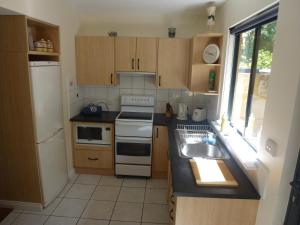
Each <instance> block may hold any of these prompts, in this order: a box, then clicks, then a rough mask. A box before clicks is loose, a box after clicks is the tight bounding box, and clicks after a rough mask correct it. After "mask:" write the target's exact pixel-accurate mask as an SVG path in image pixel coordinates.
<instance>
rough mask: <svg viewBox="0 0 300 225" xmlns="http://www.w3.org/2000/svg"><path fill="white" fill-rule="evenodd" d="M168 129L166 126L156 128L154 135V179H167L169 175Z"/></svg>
mask: <svg viewBox="0 0 300 225" xmlns="http://www.w3.org/2000/svg"><path fill="white" fill-rule="evenodd" d="M168 140H169V137H168V128H167V127H165V126H155V127H154V134H153V158H152V175H153V177H160V178H166V177H167V174H168V148H169V142H168Z"/></svg>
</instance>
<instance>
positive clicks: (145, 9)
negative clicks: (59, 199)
mask: <svg viewBox="0 0 300 225" xmlns="http://www.w3.org/2000/svg"><path fill="white" fill-rule="evenodd" d="M68 1H69V2H71V3H72V4H75V6H77V8H78V11H79V14H80V15H81V16H92V15H94V16H97V17H113V16H119V17H120V16H131V17H136V16H141V17H154V16H160V17H161V16H170V15H174V14H176V15H199V14H204V13H205V9H206V7H207V6H208V5H209V4H214V5H220V4H221V3H223V2H224V1H225V0H215V1H214V2H212V1H211V0H68Z"/></svg>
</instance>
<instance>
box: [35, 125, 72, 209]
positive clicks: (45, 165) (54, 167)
mask: <svg viewBox="0 0 300 225" xmlns="http://www.w3.org/2000/svg"><path fill="white" fill-rule="evenodd" d="M37 146H38V155H39V164H40V175H41V182H42V190H43V196H44V206H47V205H48V204H49V203H50V202H51V201H53V200H54V199H55V198H56V197H57V195H58V194H59V193H60V191H61V190H62V189H63V188H64V186H65V185H66V183H67V180H68V175H67V166H66V154H65V152H66V151H65V139H64V130H63V129H60V130H59V131H58V132H56V133H55V135H54V136H53V137H50V138H49V139H48V140H46V141H45V142H42V143H40V144H38V145H37Z"/></svg>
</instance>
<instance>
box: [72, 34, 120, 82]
mask: <svg viewBox="0 0 300 225" xmlns="http://www.w3.org/2000/svg"><path fill="white" fill-rule="evenodd" d="M76 60H77V62H76V63H77V82H78V84H81V85H112V84H113V83H114V67H115V65H114V38H111V37H77V38H76Z"/></svg>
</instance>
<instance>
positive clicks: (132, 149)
mask: <svg viewBox="0 0 300 225" xmlns="http://www.w3.org/2000/svg"><path fill="white" fill-rule="evenodd" d="M115 141H116V146H115V155H116V163H120V164H139V165H151V157H152V138H141V137H118V136H116V140H115Z"/></svg>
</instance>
